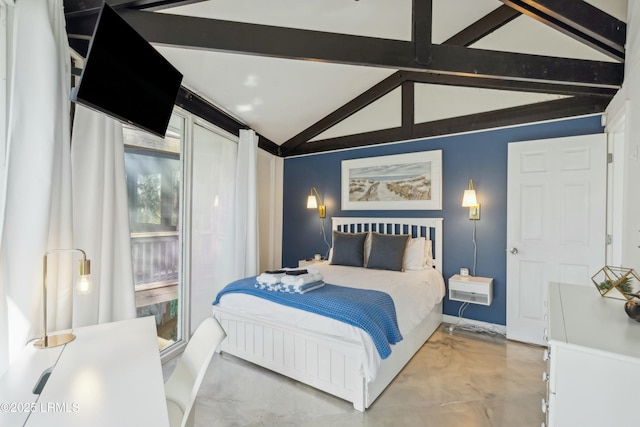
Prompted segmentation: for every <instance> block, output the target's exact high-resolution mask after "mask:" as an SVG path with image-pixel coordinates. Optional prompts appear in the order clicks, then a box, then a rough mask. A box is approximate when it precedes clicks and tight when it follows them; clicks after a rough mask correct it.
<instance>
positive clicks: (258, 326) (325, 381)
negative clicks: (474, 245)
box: [213, 218, 442, 412]
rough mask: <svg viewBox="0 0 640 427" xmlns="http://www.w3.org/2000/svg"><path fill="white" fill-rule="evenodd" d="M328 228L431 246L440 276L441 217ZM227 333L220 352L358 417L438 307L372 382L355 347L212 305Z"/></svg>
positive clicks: (421, 339) (438, 313) (436, 317)
mask: <svg viewBox="0 0 640 427" xmlns="http://www.w3.org/2000/svg"><path fill="white" fill-rule="evenodd" d="M332 225H333V226H332V229H333V230H340V231H347V232H360V231H377V232H379V233H385V234H412V235H413V236H414V237H416V236H422V237H427V238H430V239H431V240H432V241H433V242H434V244H435V245H434V249H433V255H434V266H435V268H437V269H438V270H439V271H442V218H333V220H332ZM213 311H214V316H215V317H216V319H218V321H220V323H221V324H222V327H223V328H224V330H225V331H226V333H227V339H225V340H224V341H223V342H222V344H221V346H220V350H221V351H223V352H225V353H229V354H232V355H234V356H236V357H239V358H241V359H244V360H247V361H249V362H252V363H255V364H256V365H259V366H262V367H265V368H267V369H269V370H272V371H274V372H277V373H279V374H282V375H285V376H287V377H289V378H292V379H294V380H297V381H300V382H302V383H304V384H307V385H310V386H311V387H314V388H317V389H319V390H322V391H325V392H327V393H330V394H332V395H334V396H337V397H340V398H342V399H345V400H347V401H349V402H352V403H353V407H354V408H355V409H357V410H358V411H361V412H363V411H364V410H365V409H366V408H368V407H369V406H370V405H371V404H372V403H373V402H374V400H376V398H377V397H378V396H379V395H380V394H381V393H382V392H383V391H384V389H385V388H386V387H387V386H388V385H389V383H391V381H393V379H394V378H395V376H396V375H397V374H398V373H399V372H400V371H401V370H402V368H403V367H404V366H405V365H406V364H407V362H409V360H410V359H411V358H412V357H413V355H414V354H415V353H416V352H417V351H418V350H419V349H420V347H422V345H423V344H424V343H425V342H426V341H427V339H428V338H429V337H430V336H431V334H433V332H435V330H436V329H437V328H438V326H439V325H440V323H442V302H440V303H439V304H438V305H436V306H435V307H434V308H433V310H432V311H431V313H430V314H429V315H428V316H427V317H426V318H425V319H424V320H423V321H422V323H420V324H419V325H418V326H416V327H415V329H414V330H413V331H411V333H409V334H407V335H405V336H404V339H403V340H402V341H401V342H400V343H398V344H396V345H394V346H393V347H392V353H391V356H389V357H388V358H387V359H385V360H383V361H382V363H381V366H380V369H379V370H378V373H377V375H376V378H375V380H374V381H372V382H367V381H366V380H365V378H364V377H363V372H362V366H361V361H360V358H361V354H362V348H361V345H360V344H358V343H354V342H352V341H343V340H340V339H338V338H334V337H329V336H325V335H322V334H316V333H312V332H309V331H302V330H299V329H296V328H293V327H290V326H287V325H285V324H281V323H279V322H271V321H266V320H263V319H253V318H251V317H249V316H246V315H242V314H238V313H235V312H232V311H229V310H225V309H223V308H221V307H219V306H214V310H213Z"/></svg>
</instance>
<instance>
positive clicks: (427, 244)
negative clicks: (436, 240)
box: [424, 240, 433, 267]
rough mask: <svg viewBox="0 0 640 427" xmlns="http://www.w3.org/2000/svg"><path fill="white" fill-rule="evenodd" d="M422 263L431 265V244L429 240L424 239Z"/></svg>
mask: <svg viewBox="0 0 640 427" xmlns="http://www.w3.org/2000/svg"><path fill="white" fill-rule="evenodd" d="M424 265H426V266H427V267H433V245H432V244H431V240H425V241H424Z"/></svg>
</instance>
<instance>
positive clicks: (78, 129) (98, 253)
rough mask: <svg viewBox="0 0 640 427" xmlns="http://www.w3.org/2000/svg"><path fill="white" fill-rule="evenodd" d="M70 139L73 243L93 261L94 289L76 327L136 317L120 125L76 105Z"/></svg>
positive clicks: (78, 309)
mask: <svg viewBox="0 0 640 427" xmlns="http://www.w3.org/2000/svg"><path fill="white" fill-rule="evenodd" d="M73 123H74V125H73V136H72V140H71V156H72V157H71V161H72V171H73V173H72V179H73V230H74V245H75V247H79V248H82V249H84V250H85V251H86V252H87V258H89V259H91V276H90V277H91V282H92V284H93V292H92V293H91V294H90V295H87V296H84V297H82V302H81V303H80V304H76V306H75V307H74V324H75V325H77V326H83V325H92V324H96V323H104V322H111V321H116V320H123V319H129V318H135V317H136V306H135V290H134V279H133V269H132V265H131V237H130V229H129V210H128V205H127V186H126V182H125V170H124V143H123V136H122V124H120V123H119V122H117V121H115V120H113V119H111V118H109V117H107V116H106V115H104V114H102V113H97V112H95V111H92V110H89V109H88V108H85V107H82V106H80V105H77V106H76V112H75V118H74V122H73Z"/></svg>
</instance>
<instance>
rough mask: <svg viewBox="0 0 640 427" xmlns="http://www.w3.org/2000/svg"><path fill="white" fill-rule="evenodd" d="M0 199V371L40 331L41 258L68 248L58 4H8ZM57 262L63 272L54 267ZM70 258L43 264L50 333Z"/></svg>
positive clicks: (62, 307)
mask: <svg viewBox="0 0 640 427" xmlns="http://www.w3.org/2000/svg"><path fill="white" fill-rule="evenodd" d="M14 8H15V9H14V12H15V13H14V16H13V21H12V24H13V25H12V34H11V37H10V38H9V39H10V41H11V43H12V45H11V47H10V49H8V51H9V52H10V56H9V58H8V61H7V62H8V64H9V65H10V67H11V69H10V72H9V73H8V74H9V77H10V82H9V84H8V88H9V89H8V96H9V101H8V103H9V108H8V113H9V114H8V120H7V136H6V150H5V152H4V159H3V160H4V163H3V167H4V169H3V171H2V172H3V177H2V180H1V181H0V182H1V184H2V187H1V188H0V197H2V200H3V202H4V203H0V206H2V207H4V211H3V212H2V217H1V218H2V221H1V224H2V230H1V239H0V372H3V371H4V370H5V369H6V367H7V365H8V363H9V361H10V360H12V359H13V358H14V357H15V356H16V355H17V353H18V352H19V351H21V350H22V348H23V347H24V345H25V342H26V341H27V340H28V339H29V338H33V337H36V336H39V335H41V333H42V327H41V325H42V314H41V313H42V256H43V254H44V253H45V252H46V251H47V250H49V249H53V248H68V247H71V245H72V243H73V241H72V232H71V220H72V212H71V164H70V160H71V158H70V149H69V101H68V95H69V89H70V84H69V80H70V69H69V68H70V65H69V57H70V55H69V47H68V44H67V37H66V31H65V19H64V13H63V1H62V0H20V1H19V2H17V3H16V5H15V6H14ZM58 262H59V263H60V265H61V266H63V265H64V268H60V269H59V274H58V269H57V268H56V264H57V263H58ZM71 263H72V261H71V257H70V256H68V257H67V256H55V257H51V259H50V262H49V274H50V276H49V277H50V278H51V282H52V283H53V282H55V281H56V279H57V280H58V283H60V285H59V286H51V287H50V289H49V295H48V296H49V304H48V309H49V314H50V316H48V322H49V326H50V329H51V330H53V329H63V328H67V327H69V326H70V321H71V313H70V311H71V310H70V305H71V302H72V301H71V298H72V293H71V272H72V269H71V267H70V266H71Z"/></svg>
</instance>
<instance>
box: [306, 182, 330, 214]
mask: <svg viewBox="0 0 640 427" xmlns="http://www.w3.org/2000/svg"><path fill="white" fill-rule="evenodd" d="M313 193H316V194H313ZM316 208H317V209H318V216H319V217H320V218H324V217H326V216H327V207H326V206H325V205H323V204H322V199H321V198H320V194H318V190H316V187H312V188H311V193H310V194H309V197H307V209H316Z"/></svg>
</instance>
